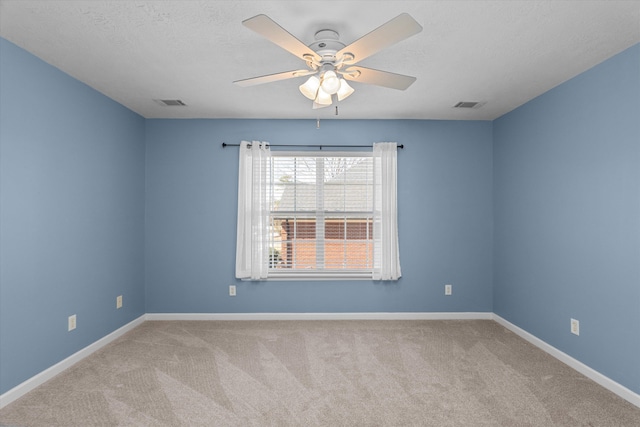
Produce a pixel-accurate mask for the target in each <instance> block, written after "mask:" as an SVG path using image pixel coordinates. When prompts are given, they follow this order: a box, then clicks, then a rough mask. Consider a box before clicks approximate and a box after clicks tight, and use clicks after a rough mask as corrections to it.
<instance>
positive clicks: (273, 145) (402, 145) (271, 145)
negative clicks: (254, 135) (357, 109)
mask: <svg viewBox="0 0 640 427" xmlns="http://www.w3.org/2000/svg"><path fill="white" fill-rule="evenodd" d="M239 146H240V144H227V143H226V142H223V143H222V148H225V147H239ZM248 147H251V144H249V145H248ZM269 147H305V148H307V147H318V148H320V149H321V150H322V147H325V148H367V147H372V145H331V144H322V145H316V144H311V145H302V144H293V145H289V144H269ZM398 148H404V144H399V145H398Z"/></svg>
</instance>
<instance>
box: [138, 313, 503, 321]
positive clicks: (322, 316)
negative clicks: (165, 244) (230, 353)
mask: <svg viewBox="0 0 640 427" xmlns="http://www.w3.org/2000/svg"><path fill="white" fill-rule="evenodd" d="M146 320H493V313H490V312H486V313H485V312H470V313H417V312H416V313H414V312H411V313H402V312H400V313H147V315H146Z"/></svg>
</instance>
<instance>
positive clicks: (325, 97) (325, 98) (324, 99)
mask: <svg viewBox="0 0 640 427" xmlns="http://www.w3.org/2000/svg"><path fill="white" fill-rule="evenodd" d="M331 103H332V100H331V95H330V94H328V93H327V92H325V91H324V90H322V87H320V88H319V89H318V96H317V97H316V99H314V100H313V108H314V109H316V108H323V107H328V106H329V105H331Z"/></svg>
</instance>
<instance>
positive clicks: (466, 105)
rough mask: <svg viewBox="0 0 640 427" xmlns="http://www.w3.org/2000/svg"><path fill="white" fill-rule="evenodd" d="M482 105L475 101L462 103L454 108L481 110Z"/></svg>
mask: <svg viewBox="0 0 640 427" xmlns="http://www.w3.org/2000/svg"><path fill="white" fill-rule="evenodd" d="M480 107H482V104H481V103H480V102H473V101H460V102H458V103H457V104H456V105H454V106H453V108H480Z"/></svg>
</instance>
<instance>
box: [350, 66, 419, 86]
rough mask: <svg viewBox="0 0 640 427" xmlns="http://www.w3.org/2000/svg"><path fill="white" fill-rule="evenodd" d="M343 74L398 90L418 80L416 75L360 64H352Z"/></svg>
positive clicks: (360, 81)
mask: <svg viewBox="0 0 640 427" xmlns="http://www.w3.org/2000/svg"><path fill="white" fill-rule="evenodd" d="M341 74H342V77H344V78H345V79H346V80H350V81H354V82H359V83H367V84H371V85H377V86H384V87H388V88H391V89H398V90H405V89H406V88H408V87H409V86H411V84H412V83H413V82H415V81H416V78H415V77H411V76H405V75H403V74H396V73H390V72H388V71H381V70H374V69H372V68H365V67H360V66H351V67H349V68H347V69H346V70H344V72H342V73H341Z"/></svg>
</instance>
